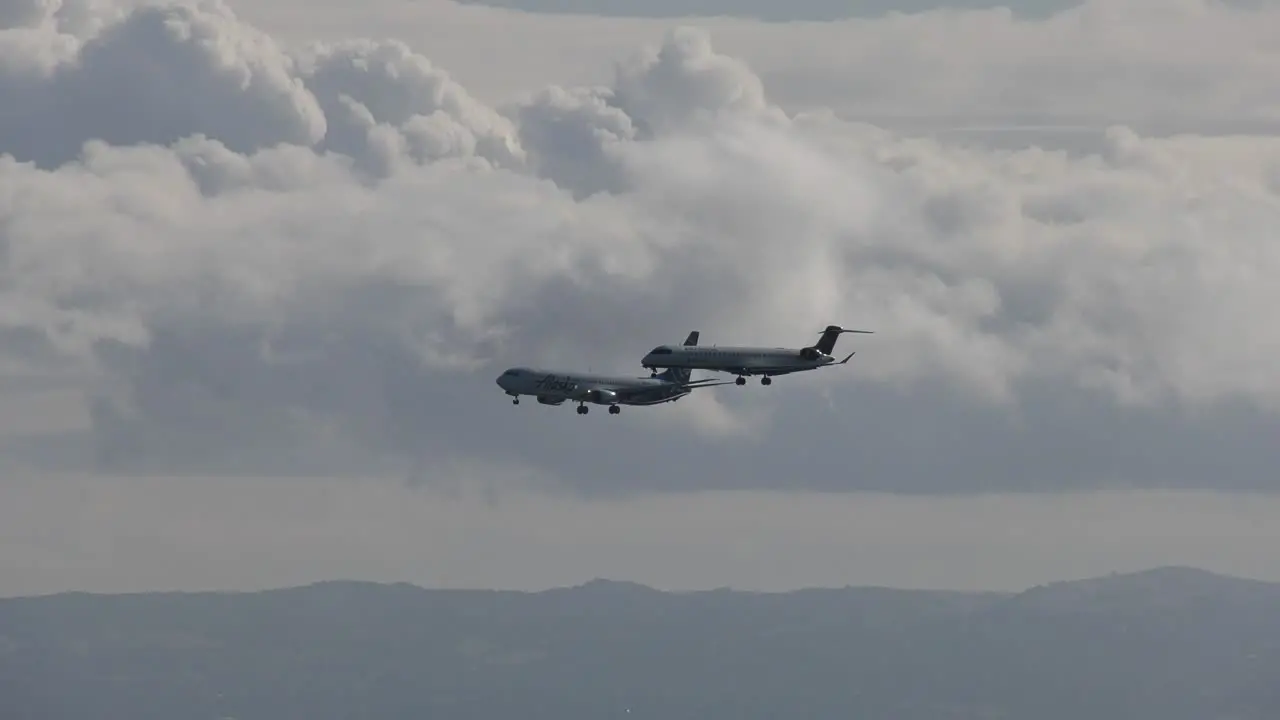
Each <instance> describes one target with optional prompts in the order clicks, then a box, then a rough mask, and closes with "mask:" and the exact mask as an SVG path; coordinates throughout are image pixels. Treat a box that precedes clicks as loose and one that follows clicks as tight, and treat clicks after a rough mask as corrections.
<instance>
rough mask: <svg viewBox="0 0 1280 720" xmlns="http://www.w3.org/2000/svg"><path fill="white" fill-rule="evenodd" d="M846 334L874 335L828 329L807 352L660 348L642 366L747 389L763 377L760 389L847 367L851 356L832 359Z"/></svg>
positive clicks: (738, 348)
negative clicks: (722, 377)
mask: <svg viewBox="0 0 1280 720" xmlns="http://www.w3.org/2000/svg"><path fill="white" fill-rule="evenodd" d="M843 333H864V334H868V335H869V334H871V331H870V330H845V329H844V328H842V327H840V326H838V325H829V326H827V329H826V330H823V331H822V337H821V338H819V339H818V342H816V343H814V344H813V345H810V346H809V347H804V348H763V347H716V346H711V347H672V346H670V345H660V346H658V347H656V348H654V349H653V350H651V351H649V354H648V355H645V356H644V359H643V360H641V361H640V362H641V364H642V365H644V367H645V368H646V369H649V370H653V369H654V368H665V369H666V370H667V371H671V370H694V369H698V370H710V371H713V372H723V373H733V374H734V375H737V376H738V378H737V380H735V381H734V382H736V383H737V384H738V385H746V384H747V379H746V377H745V376H747V375H762V376H763V377H761V378H760V384H761V385H771V384H772V383H773V376H775V375H789V374H791V373H795V372H803V371H806V370H817V369H818V368H823V367H828V366H831V365H844V364H845V363H847V362H849V358H851V357H853V353H849V354H848V356H846V357H845V358H844V359H843V360H841V361H839V362H836V360H835V358H833V357H832V356H831V351H832V350H835V347H836V340H837V339H838V338H839V337H840V335H842V334H843Z"/></svg>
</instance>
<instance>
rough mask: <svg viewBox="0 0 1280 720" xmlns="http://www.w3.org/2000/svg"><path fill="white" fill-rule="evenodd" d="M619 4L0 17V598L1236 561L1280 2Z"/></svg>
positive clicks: (1278, 172)
mask: <svg viewBox="0 0 1280 720" xmlns="http://www.w3.org/2000/svg"><path fill="white" fill-rule="evenodd" d="M817 5H818V4H814V6H815V7H816V6H817ZM1051 5H1052V7H1050V6H1051ZM620 6H621V4H618V3H611V4H609V5H603V4H602V5H599V6H598V12H599V13H600V14H599V15H594V16H593V15H590V14H587V13H586V11H584V10H583V9H582V8H583V7H586V6H575V7H574V9H575V10H576V11H577V12H578V14H575V15H571V16H566V15H556V14H554V13H548V12H541V11H540V12H533V13H527V14H526V13H523V12H519V11H515V10H511V9H506V8H492V7H484V6H479V5H466V6H464V5H458V4H454V3H452V2H446V1H445V0H418V1H417V2H396V1H395V0H371V2H370V3H368V4H362V5H359V6H357V5H356V4H353V3H349V2H345V1H343V2H339V1H338V0H317V1H316V2H308V3H303V2H301V1H300V0H255V2H252V3H250V2H247V1H241V2H230V3H228V2H220V1H219V2H200V3H196V2H189V1H183V2H135V1H132V0H96V1H95V0H63V1H62V2H59V1H58V0H6V1H5V2H4V3H3V4H0V97H4V98H6V102H5V103H4V108H3V109H0V482H2V483H3V486H2V487H0V489H2V490H3V493H4V497H5V502H4V503H3V504H2V505H0V541H2V542H0V595H17V594H29V593H43V592H53V591H58V590H67V589H75V590H102V591H130V590H145V589H173V588H178V589H197V588H218V589H240V588H251V587H272V586H280V585H288V584H295V583H301V582H309V581H315V580H322V579H335V578H350V579H371V580H383V581H401V580H404V581H409V582H414V583H417V584H420V585H425V586H450V587H458V586H482V587H510V588H522V589H538V588H542V587H549V586H555V585H563V584H574V583H577V582H583V581H586V580H589V579H591V578H593V577H612V578H615V579H626V580H634V581H638V582H645V583H647V584H651V585H654V586H657V587H668V588H683V589H688V588H698V587H720V586H734V587H749V588H757V589H785V588H789V587H797V586H814V585H823V586H842V585H850V584H852V585H859V584H881V585H895V586H904V587H948V588H990V589H1018V588H1022V587H1026V586H1029V585H1032V584H1035V583H1039V582H1047V581H1052V580H1057V579H1065V578H1071V577H1086V576H1090V575H1098V574H1105V573H1108V572H1114V571H1128V570H1138V569H1144V568H1147V567H1151V566H1155V565H1163V564H1190V565H1197V566H1200V567H1204V568H1206V569H1211V570H1218V571H1221V572H1229V573H1232V574H1239V575H1245V576H1250V577H1259V578H1270V579H1278V580H1280V560H1277V559H1276V558H1275V557H1274V553H1272V552H1268V551H1267V549H1268V548H1274V547H1275V543H1276V542H1277V541H1280V500H1278V499H1277V497H1276V496H1274V495H1273V493H1274V490H1275V489H1276V487H1277V478H1276V473H1275V468H1276V467H1280V442H1277V440H1278V439H1280V375H1277V374H1276V372H1275V370H1274V368H1275V367H1276V361H1277V359H1278V358H1280V326H1278V325H1275V324H1273V323H1268V322H1267V316H1266V313H1267V311H1266V310H1265V308H1266V307H1269V306H1273V305H1274V304H1275V303H1276V301H1280V289H1277V286H1276V285H1275V284H1274V283H1273V282H1270V280H1271V278H1272V277H1274V276H1275V275H1276V273H1277V271H1280V245H1277V243H1276V241H1275V239H1274V236H1273V228H1274V227H1276V226H1277V221H1278V220H1280V104H1277V102H1276V100H1275V99H1274V90H1273V84H1274V77H1275V76H1276V72H1277V70H1280V48H1277V46H1276V45H1275V42H1274V39H1273V38H1272V37H1271V36H1270V35H1269V33H1268V28H1271V27H1275V26H1276V25H1275V23H1276V22H1277V21H1280V9H1269V8H1266V7H1258V4H1256V3H1253V4H1248V3H1230V4H1222V3H1209V2H1203V1H1201V0H1178V1H1176V2H1175V1H1173V0H1162V1H1160V2H1156V1H1155V0H1094V1H1093V2H1085V3H1083V4H1078V5H1070V4H1065V3H1064V4H1061V5H1053V4H1051V3H1036V4H1035V7H1034V8H1032V7H1030V6H1027V7H1022V8H1019V9H1018V10H1019V11H1018V12H1012V11H1010V10H1007V9H1000V8H996V9H976V10H975V9H972V7H974V6H975V4H974V3H965V4H964V6H957V7H951V8H948V7H941V6H939V7H931V8H926V9H923V10H921V11H919V12H915V13H913V14H905V15H890V16H886V15H883V14H882V13H878V12H871V11H868V12H866V13H864V14H862V15H861V16H858V17H851V18H848V19H839V20H824V21H797V22H789V23H778V22H766V21H761V20H759V19H756V18H752V17H738V18H730V17H690V18H670V17H666V18H664V17H622V16H621V15H625V14H626V13H624V12H621V11H619V10H618V8H619V7H620ZM527 7H530V8H532V9H534V10H545V9H547V7H550V8H551V9H556V7H557V6H548V5H543V6H536V5H534V4H533V3H532V0H531V3H530V4H529V5H528V6H527ZM591 7H596V6H591ZM744 7H745V6H744ZM808 7H809V6H808V5H806V6H804V7H803V8H801V7H800V6H797V8H798V9H797V13H798V14H800V15H801V16H803V13H801V11H802V10H804V8H808ZM922 7H924V6H922ZM1046 8H1047V9H1046ZM804 12H810V11H809V10H804ZM812 12H814V13H816V12H817V11H816V10H815V11H812ZM743 14H744V15H750V14H751V13H749V12H747V13H743ZM768 19H769V20H776V19H778V18H768ZM829 324H839V325H844V326H846V327H856V328H862V329H870V330H873V331H874V332H875V334H873V335H866V336H845V337H844V338H842V339H841V340H840V343H839V344H838V345H837V348H836V349H837V352H840V351H844V352H848V351H849V350H856V351H857V354H856V355H855V356H854V360H853V361H852V362H851V363H850V364H849V365H847V366H845V367H842V368H839V369H836V370H824V371H822V372H816V373H810V374H805V375H797V376H792V377H788V378H781V379H779V380H777V381H776V382H775V383H774V384H773V385H772V386H770V387H767V388H766V387H762V386H760V385H759V384H758V382H752V383H750V384H748V386H746V387H742V388H740V387H737V386H727V387H723V388H715V389H708V390H702V391H698V392H695V393H694V394H693V395H691V396H689V397H688V398H685V399H683V400H681V401H680V402H679V403H676V404H673V405H668V406H660V407H652V408H628V409H625V410H624V411H623V413H622V414H621V415H619V416H609V415H607V414H605V413H603V412H599V411H597V412H595V413H592V414H590V415H588V416H587V417H581V416H578V415H576V414H575V413H574V412H573V411H572V410H571V409H570V408H568V407H565V406H562V407H560V408H550V407H544V406H541V405H538V404H536V403H531V402H526V403H522V404H521V405H520V406H518V407H513V406H512V405H511V403H510V400H509V398H506V397H505V396H503V395H502V393H501V391H500V390H498V388H497V386H496V385H495V384H494V378H495V377H496V376H497V375H498V374H499V373H500V372H501V371H502V370H503V369H505V368H506V367H510V366H513V365H531V366H541V367H551V368H563V369H566V370H572V369H581V370H590V371H596V372H609V373H617V374H634V375H637V376H639V375H644V374H645V371H644V370H643V369H642V368H641V367H640V365H639V360H640V358H641V357H642V356H643V355H644V354H645V352H647V351H648V350H649V349H651V348H652V347H653V346H655V345H658V344H663V343H672V342H679V341H680V340H681V339H683V338H684V336H685V335H686V334H687V333H688V332H689V331H690V330H693V329H697V330H699V331H700V332H701V334H702V341H703V343H704V344H713V343H719V344H742V345H770V346H772V345H787V346H800V345H806V344H809V343H810V342H812V341H813V340H815V339H816V338H817V335H818V333H819V332H820V330H821V329H822V328H823V327H825V326H826V325H829Z"/></svg>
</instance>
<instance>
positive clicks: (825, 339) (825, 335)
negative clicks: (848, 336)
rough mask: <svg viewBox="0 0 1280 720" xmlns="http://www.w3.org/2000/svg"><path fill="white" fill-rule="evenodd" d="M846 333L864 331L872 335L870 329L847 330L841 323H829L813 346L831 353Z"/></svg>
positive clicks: (815, 348)
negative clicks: (837, 341)
mask: <svg viewBox="0 0 1280 720" xmlns="http://www.w3.org/2000/svg"><path fill="white" fill-rule="evenodd" d="M844 333H862V334H865V335H870V334H871V331H870V330H845V329H844V328H842V327H840V326H839V325H828V326H827V329H826V330H823V331H822V337H820V338H818V342H816V343H814V344H813V345H812V346H811V347H813V349H814V350H817V351H818V352H820V353H822V354H823V355H830V354H831V352H832V351H833V350H835V349H836V340H838V339H839V338H840V336H841V335H842V334H844Z"/></svg>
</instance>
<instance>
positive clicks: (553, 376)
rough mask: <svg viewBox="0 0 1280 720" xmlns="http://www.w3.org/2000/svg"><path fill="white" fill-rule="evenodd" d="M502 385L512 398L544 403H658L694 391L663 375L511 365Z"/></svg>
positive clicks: (504, 374) (501, 380)
mask: <svg viewBox="0 0 1280 720" xmlns="http://www.w3.org/2000/svg"><path fill="white" fill-rule="evenodd" d="M497 383H498V387H500V388H502V390H503V391H504V392H506V393H507V394H508V395H511V396H512V397H517V398H518V397H519V396H521V395H532V396H534V397H536V398H538V402H541V403H543V404H544V405H559V404H560V403H562V402H564V401H566V400H569V401H572V402H583V403H594V404H597V405H658V404H661V403H665V402H671V401H674V400H678V399H680V398H682V397H684V396H685V395H688V394H689V393H690V392H692V390H691V389H690V387H689V386H688V385H682V384H678V383H673V382H669V381H667V380H663V379H661V378H641V377H620V376H611V375H595V374H592V373H576V372H573V373H571V372H557V371H552V370H540V369H537V368H511V369H509V370H507V371H506V372H504V373H503V374H502V375H500V376H498V379H497Z"/></svg>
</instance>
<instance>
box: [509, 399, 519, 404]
mask: <svg viewBox="0 0 1280 720" xmlns="http://www.w3.org/2000/svg"><path fill="white" fill-rule="evenodd" d="M511 404H512V405H519V404H520V398H512V400H511Z"/></svg>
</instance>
